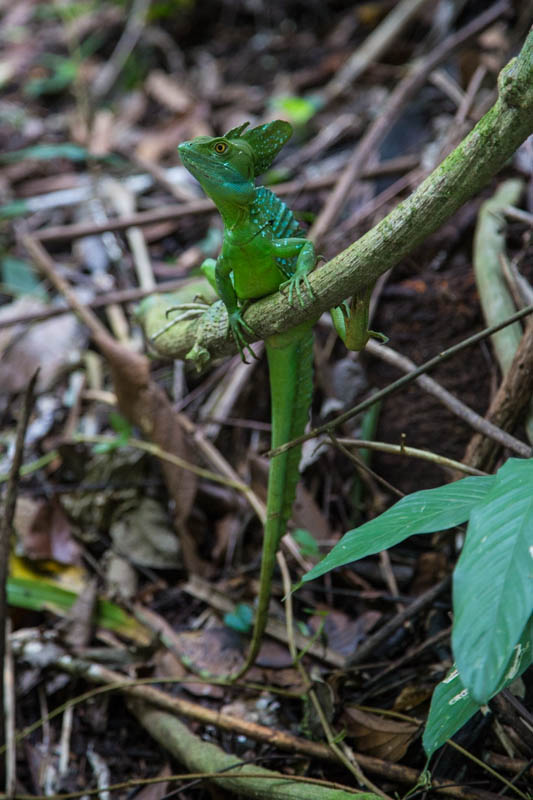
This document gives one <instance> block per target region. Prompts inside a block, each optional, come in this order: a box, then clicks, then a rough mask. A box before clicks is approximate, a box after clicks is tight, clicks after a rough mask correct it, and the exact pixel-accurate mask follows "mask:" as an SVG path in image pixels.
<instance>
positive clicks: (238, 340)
mask: <svg viewBox="0 0 533 800" xmlns="http://www.w3.org/2000/svg"><path fill="white" fill-rule="evenodd" d="M228 322H229V330H230V331H231V335H232V336H233V338H234V340H235V344H236V345H237V348H238V350H239V353H240V356H241V358H242V360H243V361H244V363H245V364H249V363H250V362H249V361H247V360H246V350H248V352H249V353H250V355H251V356H252V358H255V359H257V358H258V356H256V354H255V353H254V351H253V350H252V348H251V346H250V344H249V342H248V340H247V339H246V336H245V335H244V333H243V331H245V332H246V333H248V334H250V335H251V336H255V335H256V334H255V331H254V330H253V329H252V328H251V327H250V326H249V325H248V323H247V322H246V321H245V320H244V319H243V318H242V313H241V310H240V309H237V311H234V312H233V313H232V314H230V315H229V318H228Z"/></svg>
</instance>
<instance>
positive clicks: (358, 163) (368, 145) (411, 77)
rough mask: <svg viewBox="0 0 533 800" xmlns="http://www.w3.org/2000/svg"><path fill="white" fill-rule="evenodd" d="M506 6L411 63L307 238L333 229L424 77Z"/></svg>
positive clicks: (503, 1)
mask: <svg viewBox="0 0 533 800" xmlns="http://www.w3.org/2000/svg"><path fill="white" fill-rule="evenodd" d="M508 8H509V4H508V2H507V0H500V2H498V3H495V4H494V5H493V6H491V7H490V8H488V9H487V10H486V11H484V12H483V13H482V14H480V15H479V16H478V17H476V18H475V19H473V20H472V21H471V22H469V23H468V24H467V25H465V26H464V27H463V28H461V29H460V30H459V31H457V32H455V33H453V34H451V35H450V36H448V37H447V38H446V39H445V40H444V41H443V42H442V43H441V44H440V45H439V46H438V47H436V48H435V50H433V52H432V53H430V54H429V55H428V56H426V58H424V59H423V60H422V61H421V62H418V63H415V65H414V66H413V67H412V68H411V70H410V72H409V73H408V75H407V76H406V77H405V78H404V80H403V81H402V82H401V83H400V84H399V85H398V86H397V87H396V89H395V90H394V91H393V92H392V94H391V95H390V97H389V99H388V101H387V103H386V104H385V107H384V108H383V109H382V110H381V113H380V114H379V115H378V116H377V117H376V119H375V121H374V122H373V123H372V125H371V126H370V127H369V128H368V130H367V132H366V133H365V135H364V136H363V138H362V139H361V141H360V142H359V144H358V145H357V148H356V150H355V152H354V153H353V155H352V157H351V158H350V160H349V161H348V163H347V164H346V166H345V168H344V170H343V172H342V175H341V177H340V178H339V180H338V182H337V184H336V186H335V188H334V190H333V192H332V194H331V195H330V197H329V199H328V202H327V204H326V206H325V207H324V209H323V210H322V212H321V213H320V215H319V217H318V219H317V220H316V222H315V223H314V225H313V227H312V228H311V231H310V233H309V238H310V239H312V240H313V241H315V242H316V243H320V242H321V241H322V239H323V238H324V236H325V235H326V233H327V232H328V231H330V230H333V227H334V223H335V220H336V219H337V217H338V216H339V214H340V212H341V210H342V208H343V206H344V203H345V201H346V198H347V197H348V194H349V193H350V192H351V191H352V189H353V185H354V182H355V180H356V179H357V177H358V176H359V174H360V172H361V169H362V166H363V164H364V163H365V162H366V161H368V159H369V157H370V155H371V154H372V152H373V151H374V150H375V149H376V147H377V145H378V144H379V143H380V142H381V141H382V139H383V138H384V136H385V135H386V134H387V133H388V132H389V131H390V129H391V127H392V124H393V122H395V121H396V120H397V119H398V116H399V115H400V112H401V111H402V109H403V107H404V105H405V103H406V102H407V100H408V99H409V98H410V97H412V96H413V95H414V94H415V92H417V91H418V90H419V89H420V88H421V87H422V86H423V84H424V82H425V80H426V78H427V76H428V75H429V74H430V73H431V72H432V70H434V69H435V67H436V66H437V65H438V64H440V63H441V61H443V60H444V59H445V58H446V57H447V56H448V55H449V54H450V53H452V52H453V51H454V50H455V49H457V48H458V47H460V46H461V45H463V44H464V43H465V42H467V41H468V40H469V39H471V38H472V37H473V36H476V35H477V34H478V33H480V32H481V31H482V30H483V29H484V28H486V27H487V26H488V25H490V24H491V23H493V22H494V20H496V19H498V17H500V16H501V15H502V14H503V13H505V11H507V10H508Z"/></svg>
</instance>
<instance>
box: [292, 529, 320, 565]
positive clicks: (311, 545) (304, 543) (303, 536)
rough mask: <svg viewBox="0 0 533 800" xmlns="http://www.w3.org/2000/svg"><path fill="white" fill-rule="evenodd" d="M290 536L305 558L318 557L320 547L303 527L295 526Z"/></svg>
mask: <svg viewBox="0 0 533 800" xmlns="http://www.w3.org/2000/svg"><path fill="white" fill-rule="evenodd" d="M292 538H293V539H294V541H295V542H296V543H297V544H298V545H299V547H300V553H301V554H302V555H303V556H305V557H306V558H320V548H319V547H318V542H317V540H316V539H315V537H314V536H313V534H312V533H310V532H309V531H308V530H305V528H296V530H295V531H294V532H293V534H292Z"/></svg>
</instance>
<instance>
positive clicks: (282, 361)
mask: <svg viewBox="0 0 533 800" xmlns="http://www.w3.org/2000/svg"><path fill="white" fill-rule="evenodd" d="M266 351H267V357H268V368H269V373H270V397H271V415H272V447H273V448H274V447H279V446H280V445H282V444H285V442H288V441H290V440H291V439H294V438H296V437H297V436H301V435H302V434H303V433H304V431H305V426H306V424H307V419H308V416H309V407H310V404H311V396H312V392H313V333H312V330H311V327H310V326H309V325H302V326H299V327H298V328H296V329H294V328H293V329H292V330H291V331H289V332H288V333H287V334H280V335H279V336H274V337H271V338H270V339H268V340H267V341H266ZM301 450H302V448H301V446H300V447H293V448H292V449H291V450H287V451H286V452H285V453H281V455H279V456H275V457H274V458H273V459H272V462H271V464H270V472H269V477H268V496H267V518H266V523H265V529H264V538H263V552H262V557H261V574H260V582H259V596H258V598H257V609H256V616H255V624H254V630H253V634H252V641H251V643H250V648H249V651H248V654H247V657H246V662H245V664H244V665H243V667H242V668H241V669H240V670H239V672H238V674H237V675H236V676H235V677H236V678H237V677H241V676H242V675H244V673H245V672H247V671H248V669H249V668H250V667H251V666H252V664H253V663H254V661H255V659H256V657H257V654H258V652H259V648H260V646H261V640H262V637H263V633H264V631H265V628H266V624H267V619H268V605H269V601H270V589H271V584H272V574H273V572H274V567H275V564H276V554H277V551H278V547H279V543H280V539H281V537H282V536H283V534H284V533H285V529H286V526H287V522H288V520H289V518H290V516H291V511H292V505H293V502H294V497H295V494H296V484H297V483H298V479H299V469H298V468H299V463H300V455H301Z"/></svg>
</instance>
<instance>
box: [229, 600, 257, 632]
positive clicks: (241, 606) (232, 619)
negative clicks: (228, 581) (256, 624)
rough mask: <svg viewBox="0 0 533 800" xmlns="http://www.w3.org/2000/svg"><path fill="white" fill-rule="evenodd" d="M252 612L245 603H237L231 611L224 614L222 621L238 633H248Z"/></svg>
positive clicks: (252, 616)
mask: <svg viewBox="0 0 533 800" xmlns="http://www.w3.org/2000/svg"><path fill="white" fill-rule="evenodd" d="M253 618H254V612H253V609H252V608H251V606H249V605H246V603H238V604H237V605H236V606H235V608H234V610H233V611H232V612H231V613H228V614H226V615H225V616H224V623H225V624H226V625H227V626H228V628H231V629H232V630H234V631H237V632H238V633H248V631H249V630H250V628H251V627H252V622H253Z"/></svg>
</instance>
